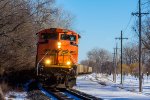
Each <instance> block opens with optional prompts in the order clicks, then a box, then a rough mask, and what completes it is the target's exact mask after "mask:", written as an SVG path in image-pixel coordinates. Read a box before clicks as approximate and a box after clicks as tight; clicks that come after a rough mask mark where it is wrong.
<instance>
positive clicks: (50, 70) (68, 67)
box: [36, 28, 80, 88]
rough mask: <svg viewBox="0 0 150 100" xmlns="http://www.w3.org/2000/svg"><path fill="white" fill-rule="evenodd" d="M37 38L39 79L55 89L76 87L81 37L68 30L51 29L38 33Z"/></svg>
mask: <svg viewBox="0 0 150 100" xmlns="http://www.w3.org/2000/svg"><path fill="white" fill-rule="evenodd" d="M37 36H38V44H37V55H36V76H37V79H38V80H39V81H40V82H41V83H43V84H44V85H49V86H53V87H64V88H66V87H72V86H74V85H75V84H76V76H77V72H76V70H77V62H78V39H79V38H80V35H79V34H77V33H75V32H74V31H71V30H67V29H61V28H50V29H45V30H42V31H40V32H38V33H37Z"/></svg>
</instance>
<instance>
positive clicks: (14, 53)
mask: <svg viewBox="0 0 150 100" xmlns="http://www.w3.org/2000/svg"><path fill="white" fill-rule="evenodd" d="M73 19H74V16H73V15H72V14H71V13H69V12H67V11H65V10H64V9H63V8H62V7H58V6H56V4H55V0H0V75H2V74H3V73H4V72H9V71H14V70H23V69H30V68H33V67H34V66H35V55H36V43H37V39H36V33H37V32H38V31H40V30H42V29H45V28H54V27H61V28H69V29H71V28H72V26H73Z"/></svg>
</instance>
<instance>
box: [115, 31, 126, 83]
mask: <svg viewBox="0 0 150 100" xmlns="http://www.w3.org/2000/svg"><path fill="white" fill-rule="evenodd" d="M116 39H119V40H120V41H121V82H120V84H122V83H123V82H122V42H123V39H128V38H123V36H122V31H121V37H120V38H116Z"/></svg>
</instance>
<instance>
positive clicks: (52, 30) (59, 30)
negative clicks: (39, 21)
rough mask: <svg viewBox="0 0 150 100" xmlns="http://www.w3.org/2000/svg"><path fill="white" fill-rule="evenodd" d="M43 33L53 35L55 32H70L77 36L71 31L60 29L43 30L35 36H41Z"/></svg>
mask: <svg viewBox="0 0 150 100" xmlns="http://www.w3.org/2000/svg"><path fill="white" fill-rule="evenodd" d="M44 32H48V33H54V32H57V33H61V32H62V33H64V32H72V33H73V34H77V33H76V32H74V31H72V30H68V29H62V28H50V29H44V30H42V31H40V32H38V33H37V34H41V33H44Z"/></svg>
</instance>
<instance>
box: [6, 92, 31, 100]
mask: <svg viewBox="0 0 150 100" xmlns="http://www.w3.org/2000/svg"><path fill="white" fill-rule="evenodd" d="M5 100H29V99H27V93H26V92H15V91H10V92H9V93H7V94H6V95H5Z"/></svg>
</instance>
